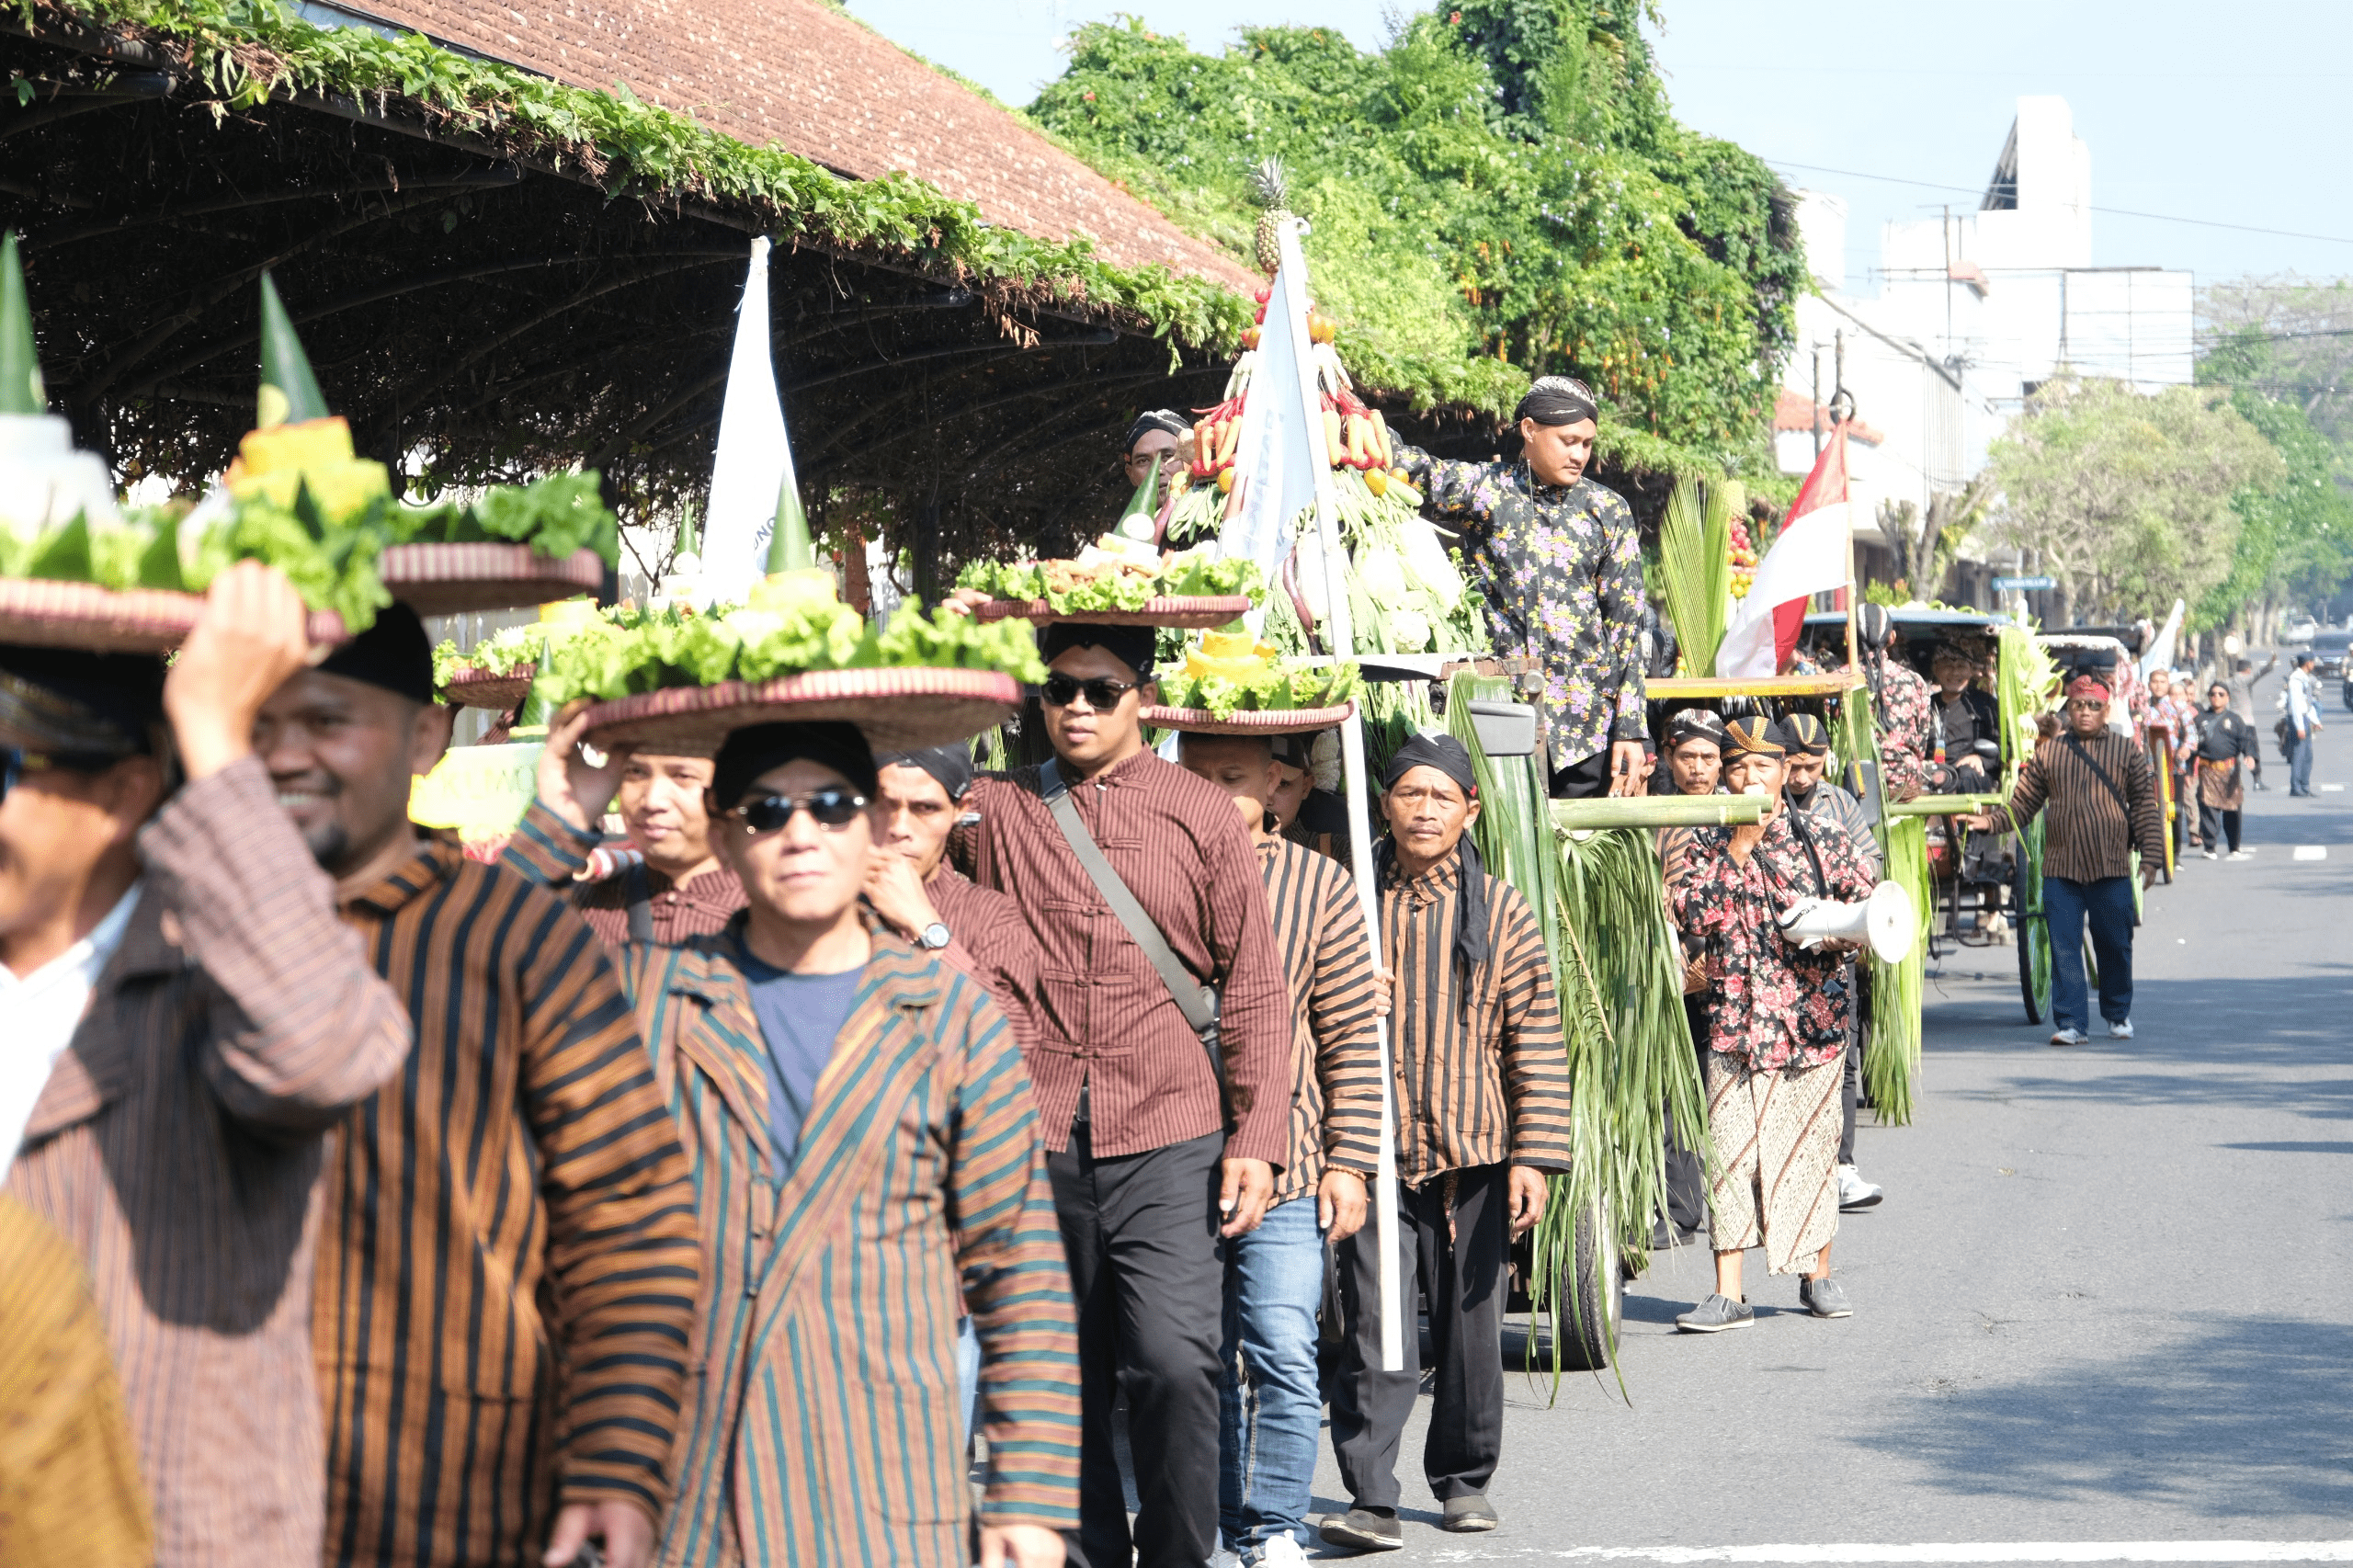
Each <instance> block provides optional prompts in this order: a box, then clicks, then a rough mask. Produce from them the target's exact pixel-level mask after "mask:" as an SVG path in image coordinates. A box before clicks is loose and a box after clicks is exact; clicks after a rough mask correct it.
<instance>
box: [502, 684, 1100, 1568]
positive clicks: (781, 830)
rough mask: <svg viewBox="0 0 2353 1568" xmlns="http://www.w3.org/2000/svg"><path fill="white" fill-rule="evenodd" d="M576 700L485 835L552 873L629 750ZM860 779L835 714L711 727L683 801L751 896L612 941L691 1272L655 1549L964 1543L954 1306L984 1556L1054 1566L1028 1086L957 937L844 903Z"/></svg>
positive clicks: (864, 839)
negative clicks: (674, 1143) (925, 934)
mask: <svg viewBox="0 0 2353 1568" xmlns="http://www.w3.org/2000/svg"><path fill="white" fill-rule="evenodd" d="M583 707H584V708H585V704H584V705H583ZM580 714H581V709H574V710H570V711H568V712H566V713H565V714H563V715H560V716H559V719H558V722H557V723H556V725H555V726H554V728H553V729H552V731H551V733H550V734H549V737H548V749H547V752H546V754H545V755H544V756H543V757H542V759H541V762H540V776H539V790H540V799H539V801H536V802H535V803H534V804H533V806H532V807H531V810H530V812H529V813H527V815H526V816H525V818H524V821H523V824H522V826H521V828H520V830H518V832H517V835H516V836H515V839H514V840H513V842H512V843H511V844H510V846H509V848H508V856H509V861H510V864H511V863H516V862H517V860H518V859H519V860H522V861H525V862H528V863H529V865H530V866H531V868H532V869H533V872H534V874H535V875H536V876H539V877H540V878H542V879H544V880H548V881H560V880H561V879H562V878H563V877H565V876H568V875H570V874H571V873H572V871H573V870H574V869H577V867H578V866H579V865H580V864H582V863H583V862H584V861H585V858H586V856H587V852H588V850H589V849H590V848H591V847H592V846H594V844H595V842H596V837H595V835H594V833H593V832H592V831H590V824H593V823H595V822H596V821H597V819H598V818H599V817H600V816H601V815H602V814H603V812H604V808H605V802H606V801H608V800H609V799H610V798H611V795H612V791H613V787H614V783H615V780H616V778H617V776H618V775H619V773H620V770H621V769H622V768H623V767H626V765H627V758H626V756H615V757H613V758H611V759H609V760H608V761H607V762H606V763H605V764H604V765H603V766H601V767H591V766H590V765H589V763H588V761H587V759H586V758H585V757H584V756H582V755H581V752H580V746H579V742H580V739H581V736H582V734H583V733H584V728H583V724H582V722H581V717H580ZM892 771H893V772H894V773H896V772H904V771H908V769H905V768H902V767H894V768H893V769H892ZM894 782H895V783H897V784H898V786H899V787H900V788H903V789H904V788H905V786H904V781H894ZM880 798H881V797H880V780H879V778H878V777H877V771H876V768H875V766H874V759H873V756H872V755H871V754H870V752H869V750H868V748H867V743H866V740H865V738H864V737H863V736H862V735H861V734H860V733H858V730H857V729H856V728H855V727H853V726H851V725H849V724H846V723H773V724H758V725H753V726H750V727H747V728H745V729H740V730H737V731H735V732H734V733H732V734H730V735H729V736H728V738H727V741H726V744H724V745H722V747H721V748H720V752H719V756H717V758H716V759H715V760H714V761H713V763H712V765H711V786H710V793H709V795H708V797H707V799H708V804H709V808H710V823H711V846H712V849H713V851H714V852H715V853H716V854H717V855H718V856H719V858H720V859H721V860H722V862H723V863H724V864H726V866H727V867H728V868H729V869H731V870H732V871H733V873H734V874H735V877H736V879H737V881H740V882H741V883H742V885H743V888H744V894H745V911H744V913H743V914H742V915H738V916H737V917H736V918H735V920H734V921H733V922H732V923H731V924H730V926H728V928H727V929H726V930H725V931H724V932H721V933H718V934H715V935H708V936H700V937H692V938H689V939H688V941H686V942H684V943H682V944H680V945H678V946H676V947H665V946H660V945H657V944H654V943H652V942H643V941H640V942H632V943H631V944H630V945H629V946H628V947H627V948H626V949H624V951H623V955H622V969H623V972H624V974H625V975H626V976H627V981H628V985H629V990H630V993H631V997H632V999H633V1001H634V1004H635V1006H636V1009H637V1013H638V1016H639V1017H640V1019H641V1020H642V1024H643V1028H644V1032H645V1038H646V1040H647V1042H648V1044H649V1045H650V1047H651V1048H652V1051H653V1052H654V1063H655V1070H656V1072H657V1073H658V1074H660V1076H661V1079H662V1081H663V1082H664V1083H665V1084H666V1085H670V1095H671V1104H672V1107H673V1108H674V1110H675V1113H676V1117H677V1119H678V1121H679V1125H680V1128H681V1131H682V1132H683V1134H684V1136H685V1138H686V1141H687V1143H688V1147H689V1149H690V1152H691V1158H692V1164H693V1166H694V1170H695V1173H696V1180H695V1199H694V1200H695V1207H696V1210H697V1222H698V1224H699V1228H700V1231H701V1233H702V1234H703V1235H704V1236H705V1237H706V1238H707V1239H708V1243H709V1246H710V1256H709V1260H708V1263H709V1267H710V1269H711V1271H712V1272H711V1277H710V1279H709V1280H708V1282H707V1289H706V1290H705V1292H704V1296H703V1302H704V1307H703V1317H702V1321H701V1322H700V1323H699V1324H698V1325H697V1328H696V1332H695V1336H694V1337H695V1343H696V1344H697V1346H698V1347H699V1348H698V1353H697V1359H698V1363H699V1369H700V1375H699V1377H697V1378H696V1379H695V1380H694V1381H692V1382H691V1383H690V1384H689V1385H688V1389H687V1397H688V1408H687V1410H686V1413H685V1415H684V1418H683V1420H682V1422H681V1424H680V1428H679V1442H678V1447H677V1449H676V1454H675V1456H674V1466H673V1468H674V1470H675V1472H676V1475H677V1476H678V1478H679V1480H678V1486H679V1493H678V1496H677V1499H676V1502H675V1504H674V1505H673V1506H672V1507H671V1510H670V1513H669V1516H668V1517H667V1518H666V1519H665V1522H664V1526H663V1533H662V1539H661V1542H660V1546H659V1557H660V1560H661V1561H662V1562H673V1563H687V1564H696V1565H704V1564H708V1565H710V1568H718V1565H719V1564H721V1563H729V1562H745V1561H751V1562H851V1561H858V1560H861V1559H866V1558H875V1557H879V1558H884V1559H888V1560H890V1561H892V1562H911V1563H918V1564H926V1565H930V1568H951V1565H954V1564H962V1563H966V1562H971V1561H972V1558H971V1556H970V1554H969V1553H968V1551H967V1550H966V1547H967V1538H966V1525H967V1521H968V1519H969V1517H970V1509H969V1501H968V1499H969V1488H968V1486H967V1484H966V1482H965V1478H964V1471H965V1465H964V1452H965V1445H964V1443H963V1441H962V1438H961V1432H960V1427H961V1415H962V1410H961V1406H960V1404H959V1403H958V1399H957V1392H958V1371H959V1367H958V1360H959V1358H958V1344H959V1340H958V1332H957V1327H958V1320H959V1318H960V1316H961V1315H962V1313H963V1312H964V1311H965V1309H966V1307H967V1306H968V1305H969V1308H970V1312H971V1317H972V1325H973V1332H974V1338H975V1339H976V1340H977V1342H978V1346H979V1349H980V1359H981V1371H980V1385H981V1389H982V1405H983V1419H984V1426H985V1430H986V1431H987V1433H988V1436H989V1443H990V1453H991V1456H992V1474H991V1476H990V1478H989V1481H988V1483H987V1486H986V1488H985V1494H984V1497H983V1502H982V1504H981V1506H980V1510H979V1512H980V1521H979V1522H980V1561H981V1562H983V1564H984V1565H986V1568H999V1565H1000V1564H1003V1563H1010V1564H1013V1565H1014V1568H1058V1565H1059V1564H1060V1562H1061V1561H1062V1556H1063V1546H1062V1537H1061V1535H1060V1534H1059V1533H1058V1532H1059V1531H1061V1530H1063V1529H1065V1528H1070V1527H1071V1526H1072V1525H1074V1524H1075V1522H1076V1519H1077V1511H1078V1493H1077V1471H1078V1433H1077V1405H1078V1389H1077V1373H1076V1371H1075V1369H1074V1364H1075V1361H1076V1348H1075V1343H1074V1325H1073V1322H1072V1315H1071V1301H1070V1288H1069V1278H1068V1274H1067V1271H1066V1269H1065V1267H1064V1266H1063V1248H1062V1235H1061V1232H1060V1230H1059V1228H1058V1227H1057V1225H1056V1223H1055V1219H1054V1210H1053V1195H1052V1189H1051V1186H1050V1185H1049V1183H1048V1179H1047V1175H1046V1168H1045V1144H1044V1140H1043V1137H1042V1136H1041V1132H1040V1127H1039V1123H1038V1115H1037V1109H1036V1102H1035V1100H1034V1099H1033V1098H1032V1096H1031V1095H1030V1092H1029V1075H1028V1073H1027V1072H1026V1070H1025V1069H1024V1067H1023V1064H1022V1059H1021V1050H1020V1047H1019V1044H1018V1043H1017V1040H1015V1038H1014V1036H1013V1032H1012V1030H1011V1028H1009V1027H1008V1025H1007V1023H1006V1017H1005V1014H1004V1012H1003V1010H1002V1009H1001V1008H999V1007H998V1006H996V1004H995V1002H994V1001H993V1000H992V999H991V998H990V995H989V994H988V992H987V990H986V989H985V988H984V987H983V985H981V984H979V983H976V982H974V981H973V979H972V977H971V976H970V975H968V974H965V973H962V972H960V971H959V970H958V969H957V968H956V967H954V966H953V965H952V964H950V963H949V962H947V961H944V957H945V955H947V954H948V952H949V949H950V948H951V947H953V946H955V945H957V944H958V943H960V942H961V938H959V937H949V938H948V939H946V940H936V941H933V942H930V943H918V942H915V941H910V940H908V939H906V938H905V937H902V936H900V935H899V934H898V933H897V932H896V931H894V930H892V928H891V926H889V925H888V924H886V923H885V922H883V921H882V920H881V919H879V918H877V917H876V916H875V915H873V912H872V911H871V910H870V908H868V907H867V906H866V905H864V904H863V903H861V900H860V895H861V893H862V892H865V890H866V889H867V888H868V887H869V886H870V878H871V877H872V876H873V874H874V872H873V868H874V866H875V864H876V862H877V860H878V858H881V857H886V856H888V857H892V858H897V852H896V851H895V850H893V849H892V848H890V847H888V846H886V845H885V844H884V842H883V841H882V838H881V827H882V824H883V823H884V822H885V821H886V818H885V817H884V815H883V813H882V812H881V811H880V810H879V809H878V808H877V806H876V805H875V803H874V802H875V801H878V800H879V799H880ZM941 836H942V837H943V838H944V836H945V830H944V829H943V830H942V834H941Z"/></svg>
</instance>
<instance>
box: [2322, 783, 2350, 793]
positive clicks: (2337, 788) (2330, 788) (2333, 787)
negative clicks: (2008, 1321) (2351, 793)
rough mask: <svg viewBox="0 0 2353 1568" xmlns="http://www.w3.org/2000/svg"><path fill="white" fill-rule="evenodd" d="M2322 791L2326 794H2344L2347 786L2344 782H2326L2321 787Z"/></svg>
mask: <svg viewBox="0 0 2353 1568" xmlns="http://www.w3.org/2000/svg"><path fill="white" fill-rule="evenodd" d="M2320 792H2321V793H2322V794H2324V795H2342V794H2343V793H2345V786H2344V785H2342V784H2324V785H2322V786H2321V787H2320Z"/></svg>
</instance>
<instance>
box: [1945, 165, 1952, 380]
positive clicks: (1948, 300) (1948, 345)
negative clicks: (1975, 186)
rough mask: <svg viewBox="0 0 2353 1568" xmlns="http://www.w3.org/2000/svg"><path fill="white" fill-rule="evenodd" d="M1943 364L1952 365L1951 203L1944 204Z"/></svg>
mask: <svg viewBox="0 0 2353 1568" xmlns="http://www.w3.org/2000/svg"><path fill="white" fill-rule="evenodd" d="M1944 233H1945V363H1946V364H1948V365H1949V364H1951V363H1952V203H1951V202H1949V201H1948V202H1946V203H1945V228H1944Z"/></svg>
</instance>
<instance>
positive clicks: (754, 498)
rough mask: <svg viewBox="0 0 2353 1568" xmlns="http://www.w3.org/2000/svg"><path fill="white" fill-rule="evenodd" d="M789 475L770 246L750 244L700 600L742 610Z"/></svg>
mask: <svg viewBox="0 0 2353 1568" xmlns="http://www.w3.org/2000/svg"><path fill="white" fill-rule="evenodd" d="M791 473H792V446H791V443H790V441H789V440H788V439H787V438H786V437H785V429H784V404H783V403H782V402H781V401H780V400H779V398H778V396H777V391H776V368H775V366H774V364H773V363H772V362H771V361H770V359H769V356H768V242H767V237H766V236H765V235H763V236H761V237H759V238H757V239H755V240H754V241H753V242H752V265H751V269H750V271H749V272H747V273H746V274H745V278H744V302H743V305H742V308H741V309H739V310H738V311H737V312H736V316H735V352H734V355H733V358H732V359H730V361H729V363H728V368H727V397H726V401H725V402H724V403H722V404H721V405H720V414H719V449H718V451H717V452H716V453H715V454H714V456H713V458H712V460H711V465H710V509H709V511H708V513H707V514H706V518H705V522H704V526H703V540H702V561H703V567H702V581H703V596H704V597H705V599H706V601H707V602H710V603H722V602H724V603H741V602H742V601H743V599H744V597H745V595H747V594H749V593H750V592H751V590H752V585H753V584H754V583H756V582H758V581H759V580H760V575H761V574H762V572H763V571H764V570H765V568H766V566H767V535H768V530H769V529H770V528H773V527H774V526H775V524H776V498H777V493H778V492H779V490H780V489H781V488H782V487H783V485H784V483H785V481H786V479H787V478H788V477H790V475H791Z"/></svg>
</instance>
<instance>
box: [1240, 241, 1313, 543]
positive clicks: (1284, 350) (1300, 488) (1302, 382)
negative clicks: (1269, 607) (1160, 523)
mask: <svg viewBox="0 0 2353 1568" xmlns="http://www.w3.org/2000/svg"><path fill="white" fill-rule="evenodd" d="M1292 281H1293V279H1292V278H1291V277H1290V268H1289V266H1288V264H1286V265H1285V267H1284V268H1283V269H1282V270H1280V271H1278V272H1277V273H1276V274H1275V283H1274V289H1273V290H1272V292H1271V295H1270V297H1269V302H1268V304H1267V319H1266V320H1265V321H1264V322H1262V323H1260V324H1259V327H1258V358H1257V364H1256V368H1255V369H1253V370H1252V372H1251V375H1250V385H1249V387H1248V389H1247V390H1245V392H1243V394H1242V431H1241V434H1240V435H1239V436H1237V437H1235V439H1234V445H1233V504H1232V505H1231V506H1228V507H1227V508H1226V513H1225V527H1224V528H1223V529H1222V531H1221V532H1220V534H1219V536H1218V552H1219V553H1220V554H1221V555H1225V556H1240V557H1245V558H1246V559H1248V560H1251V561H1255V562H1257V563H1258V565H1259V568H1260V570H1262V571H1264V572H1265V573H1266V574H1267V581H1268V582H1272V581H1274V578H1275V574H1276V573H1277V572H1278V571H1279V570H1280V568H1281V566H1282V561H1283V557H1284V556H1286V555H1288V554H1290V548H1291V545H1292V542H1293V540H1292V533H1291V522H1292V519H1293V518H1295V517H1298V516H1299V514H1300V513H1301V512H1302V511H1303V510H1304V509H1306V508H1307V507H1308V506H1313V504H1314V501H1315V475H1316V471H1317V469H1318V468H1319V467H1320V466H1321V465H1322V462H1323V448H1324V433H1323V431H1322V429H1321V428H1320V427H1319V428H1317V429H1316V430H1315V431H1314V432H1313V440H1312V441H1311V440H1310V438H1309V429H1308V426H1307V415H1306V410H1307V409H1308V408H1309V407H1310V406H1313V404H1312V403H1311V402H1310V396H1309V395H1302V392H1301V388H1302V386H1304V387H1307V388H1311V389H1312V388H1313V386H1314V384H1315V369H1314V361H1313V359H1312V358H1310V356H1309V349H1308V344H1307V341H1306V338H1305V335H1304V334H1303V333H1302V331H1301V330H1300V329H1301V327H1302V324H1303V322H1300V321H1294V320H1293V319H1292V317H1293V315H1294V313H1295V312H1293V311H1292V310H1290V309H1286V308H1285V307H1286V305H1287V304H1288V303H1290V300H1291V294H1292V290H1291V288H1290V284H1291V283H1292ZM1303 297H1304V295H1303V291H1302V298H1303ZM1296 313H1299V314H1301V315H1302V316H1303V314H1304V311H1303V307H1302V310H1301V311H1300V312H1296ZM1310 395H1312V394H1310Z"/></svg>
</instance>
